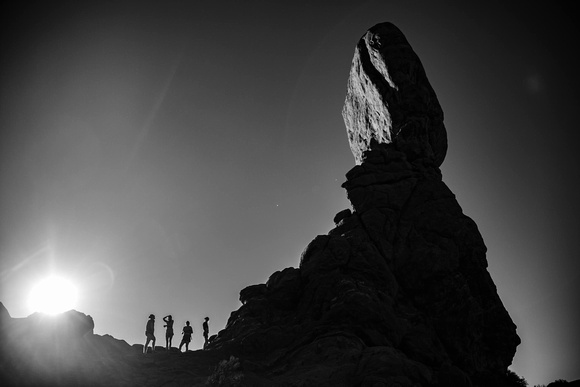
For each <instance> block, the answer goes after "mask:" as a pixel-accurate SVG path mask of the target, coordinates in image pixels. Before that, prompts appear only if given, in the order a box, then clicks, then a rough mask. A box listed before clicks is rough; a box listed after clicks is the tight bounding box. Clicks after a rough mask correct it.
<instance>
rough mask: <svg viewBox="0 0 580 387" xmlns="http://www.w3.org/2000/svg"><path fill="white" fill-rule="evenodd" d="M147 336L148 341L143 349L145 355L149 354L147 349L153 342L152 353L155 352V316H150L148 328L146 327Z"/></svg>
mask: <svg viewBox="0 0 580 387" xmlns="http://www.w3.org/2000/svg"><path fill="white" fill-rule="evenodd" d="M145 336H147V341H146V342H145V346H144V347H143V353H147V347H148V346H149V342H150V341H151V342H152V343H151V352H155V315H154V314H150V315H149V321H147V326H146V327H145Z"/></svg>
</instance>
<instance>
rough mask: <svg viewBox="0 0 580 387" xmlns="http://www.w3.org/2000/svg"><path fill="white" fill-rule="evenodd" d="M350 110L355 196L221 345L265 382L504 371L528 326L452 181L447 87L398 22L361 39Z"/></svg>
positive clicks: (254, 290) (247, 306) (422, 381)
mask: <svg viewBox="0 0 580 387" xmlns="http://www.w3.org/2000/svg"><path fill="white" fill-rule="evenodd" d="M343 116H344V119H345V123H346V126H347V132H348V137H349V141H350V145H351V148H352V151H353V154H354V156H355V159H356V161H357V165H355V166H354V167H353V168H352V169H351V170H350V171H349V172H348V173H347V174H346V178H347V181H346V182H345V183H344V184H343V185H342V186H343V187H344V188H345V189H346V191H347V196H348V198H349V200H350V202H351V204H352V210H351V209H347V210H343V211H340V212H339V213H338V214H337V215H336V216H335V218H334V221H335V224H336V227H335V228H334V229H332V230H330V231H329V232H328V234H327V235H319V236H317V237H316V238H314V240H313V241H312V242H310V244H309V245H308V246H307V247H306V249H305V250H304V252H303V254H302V256H301V258H300V265H299V267H298V268H286V269H284V270H282V271H278V272H276V273H274V274H272V275H271V276H270V278H269V279H268V281H267V282H266V283H265V284H258V285H252V286H249V287H247V288H245V289H243V290H242V291H241V292H240V301H241V302H242V304H243V305H242V306H241V307H240V309H239V310H237V311H235V312H233V313H232V315H231V317H230V319H229V321H228V324H227V326H226V328H225V329H224V330H223V331H221V332H220V333H219V334H218V335H217V337H216V338H215V340H213V341H212V343H211V344H210V345H209V348H210V349H216V350H217V349H222V350H226V351H228V353H235V354H237V355H238V356H240V358H241V359H242V366H244V364H247V366H248V367H249V368H251V369H252V370H254V371H255V372H256V374H259V375H261V377H262V378H266V379H267V382H264V383H265V384H266V385H269V384H268V383H270V384H271V385H278V384H277V383H279V384H280V385H318V386H337V385H340V386H360V385H362V386H367V385H369V386H370V385H398V386H403V387H407V386H408V387H411V386H413V387H416V386H429V387H434V386H441V387H443V386H455V387H468V386H472V385H474V384H475V385H478V386H499V385H503V380H502V378H504V377H505V375H506V371H507V367H508V366H509V365H510V364H511V361H512V359H513V356H514V354H515V350H516V347H517V345H518V344H519V342H520V339H519V337H518V335H517V334H516V326H515V325H514V323H513V322H512V320H511V318H510V316H509V314H508V312H507V311H506V309H505V308H504V306H503V304H502V302H501V300H500V298H499V296H498V294H497V290H496V287H495V285H494V283H493V280H492V279H491V276H490V275H489V272H488V271H487V260H486V247H485V244H484V242H483V239H482V237H481V234H480V233H479V231H478V229H477V225H476V224H475V222H473V220H471V219H470V218H469V217H467V216H466V215H464V214H463V211H462V209H461V207H460V206H459V204H458V203H457V200H456V199H455V196H454V195H453V193H452V192H451V191H450V190H449V188H448V187H447V186H446V185H445V184H444V183H443V181H442V177H441V172H440V170H439V166H440V165H441V163H442V162H443V159H444V157H445V152H446V149H447V141H446V133H445V127H444V126H443V113H442V111H441V108H440V106H439V103H438V102H437V98H436V96H435V93H434V92H433V90H432V88H431V86H430V85H429V82H428V81H427V78H426V76H425V72H424V70H423V67H422V66H421V63H420V62H419V59H418V58H417V56H416V55H415V53H414V52H413V50H412V49H411V47H410V45H409V43H408V42H407V40H406V39H405V37H404V36H403V34H402V33H401V32H400V31H399V30H398V29H397V28H396V27H395V26H393V25H392V24H390V23H384V24H379V25H377V26H374V27H373V28H371V29H370V30H369V31H368V32H367V33H366V34H365V35H364V36H363V37H362V38H361V40H360V42H359V43H358V45H357V47H356V50H355V55H354V59H353V62H352V68H351V72H350V77H349V81H348V89H347V96H346V101H345V107H344V110H343ZM244 359H249V360H244Z"/></svg>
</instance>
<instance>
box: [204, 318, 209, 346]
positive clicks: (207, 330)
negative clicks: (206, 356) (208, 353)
mask: <svg viewBox="0 0 580 387" xmlns="http://www.w3.org/2000/svg"><path fill="white" fill-rule="evenodd" d="M208 321H209V317H206V318H205V321H204V322H203V338H204V339H205V343H203V349H205V347H206V346H207V343H208V340H207V337H208V335H209V325H208V324H207V322H208Z"/></svg>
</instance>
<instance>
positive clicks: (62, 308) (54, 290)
mask: <svg viewBox="0 0 580 387" xmlns="http://www.w3.org/2000/svg"><path fill="white" fill-rule="evenodd" d="M76 302H77V289H76V287H75V286H74V285H73V284H72V282H70V281H68V280H67V279H65V278H62V277H56V276H52V277H48V278H45V279H44V280H42V281H41V282H39V283H38V284H37V285H36V286H34V287H33V288H32V290H31V291H30V294H29V296H28V307H29V308H30V310H31V311H32V312H40V313H47V314H57V313H62V312H66V311H68V310H70V309H73V308H74V307H75V305H76Z"/></svg>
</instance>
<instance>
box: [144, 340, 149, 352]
mask: <svg viewBox="0 0 580 387" xmlns="http://www.w3.org/2000/svg"><path fill="white" fill-rule="evenodd" d="M149 341H150V339H149V337H148V338H147V341H145V346H144V347H143V353H147V347H148V346H149Z"/></svg>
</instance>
